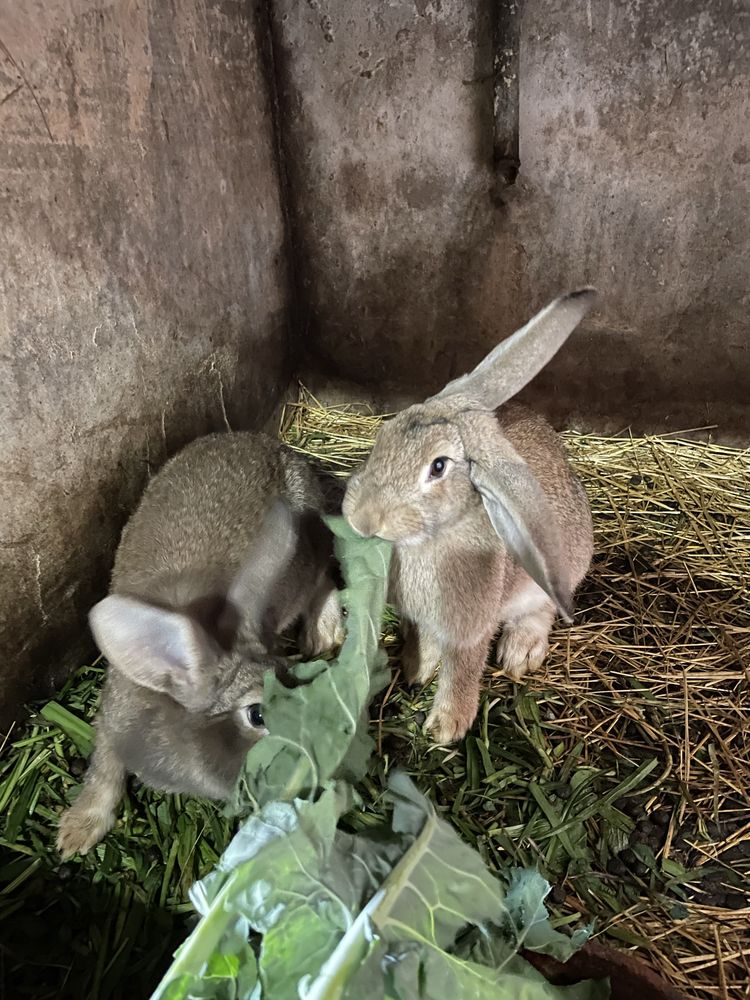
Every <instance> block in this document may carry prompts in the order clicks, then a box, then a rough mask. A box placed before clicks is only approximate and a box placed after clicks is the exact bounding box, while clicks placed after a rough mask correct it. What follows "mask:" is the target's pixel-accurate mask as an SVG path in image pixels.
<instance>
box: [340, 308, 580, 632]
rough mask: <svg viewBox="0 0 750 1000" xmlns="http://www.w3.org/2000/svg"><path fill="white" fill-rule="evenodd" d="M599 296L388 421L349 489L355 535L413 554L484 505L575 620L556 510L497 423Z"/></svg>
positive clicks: (530, 326) (552, 313) (558, 312)
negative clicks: (412, 548) (564, 582)
mask: <svg viewBox="0 0 750 1000" xmlns="http://www.w3.org/2000/svg"><path fill="white" fill-rule="evenodd" d="M595 295H596V293H595V292H594V290H593V289H591V288H583V289H580V290H579V291H576V292H571V293H570V294H568V295H565V296H562V297H561V298H559V299H556V300H555V301H554V302H552V303H550V304H549V305H548V306H546V307H545V308H544V309H543V310H542V311H541V312H539V313H537V315H536V316H534V318H533V319H532V320H531V321H530V322H529V323H527V324H526V326H524V327H522V328H521V329H520V330H517V331H516V333H514V334H513V335H512V336H511V337H509V338H508V339H507V340H504V341H503V342H502V343H500V344H499V345H498V346H497V347H496V348H495V349H494V350H493V351H491V352H490V354H488V355H487V357H486V358H485V359H484V360H483V361H481V362H480V363H479V365H477V367H476V368H475V369H474V370H473V371H472V372H470V373H469V374H468V375H463V376H461V377H460V378H458V379H456V380H454V381H453V382H450V383H449V384H448V385H447V386H446V387H445V388H444V389H443V390H442V391H441V392H440V393H438V394H437V395H436V396H432V397H431V398H430V399H428V400H426V402H424V403H421V404H419V405H416V406H412V407H409V409H407V410H405V411H403V412H402V413H400V414H398V415H397V416H396V417H394V418H393V419H392V420H389V421H386V422H385V423H384V424H383V425H382V426H381V428H380V430H379V431H378V435H377V438H376V440H375V444H374V446H373V449H372V452H371V454H370V456H369V458H368V460H367V462H366V464H365V465H364V467H363V468H362V469H361V470H360V471H358V472H357V473H355V474H354V475H353V476H352V477H351V479H350V481H349V485H348V488H347V492H346V496H345V498H344V503H343V505H342V510H343V513H344V516H345V517H346V519H347V520H348V522H349V524H350V525H351V526H352V528H353V529H354V530H355V531H357V532H359V533H360V534H362V535H365V536H371V535H377V536H378V537H380V538H384V539H387V540H389V541H392V542H394V543H395V544H397V545H414V544H419V543H421V542H423V541H425V540H426V539H428V538H430V537H432V536H434V535H436V534H437V533H438V532H439V531H440V532H443V531H448V532H449V531H450V526H451V524H452V523H456V522H457V521H458V520H459V519H461V518H463V517H464V516H465V515H466V514H467V512H468V511H469V510H470V509H471V508H472V506H479V504H480V503H481V504H484V508H485V510H486V512H487V514H488V515H489V519H490V521H491V522H492V525H493V527H494V528H495V530H496V532H497V533H498V535H499V536H500V538H501V539H502V541H503V542H504V543H505V545H506V547H507V549H508V551H509V552H510V553H511V555H512V556H513V557H514V558H515V559H516V560H517V561H518V562H519V563H520V564H521V565H522V566H523V568H524V569H525V570H526V571H527V572H528V573H529V575H530V576H531V577H532V579H534V580H535V581H536V582H537V583H538V584H539V586H541V587H542V588H543V589H544V590H546V591H547V593H548V594H549V595H550V596H551V597H552V599H553V600H554V601H555V603H556V604H557V606H558V608H559V610H560V611H561V612H562V614H563V615H564V616H565V617H568V615H569V595H566V594H565V593H564V588H563V587H562V586H561V585H560V582H559V581H560V580H561V579H563V578H564V577H565V575H566V574H565V573H564V569H563V567H560V566H558V565H556V560H557V555H556V549H557V546H556V540H555V535H554V533H555V528H554V523H553V519H552V518H551V517H550V515H549V511H548V505H547V502H546V500H545V497H544V494H543V493H542V490H541V487H540V486H539V484H538V483H537V481H536V479H535V478H534V477H533V475H532V474H531V472H530V470H529V469H528V466H527V465H526V464H525V462H524V461H523V459H522V458H521V457H520V456H519V455H518V453H517V452H516V451H515V450H514V449H513V448H512V446H511V445H510V444H509V442H507V441H505V440H504V439H503V438H502V436H501V435H500V433H499V430H498V424H497V421H496V419H495V416H494V414H495V411H496V410H497V408H498V407H499V406H501V405H502V404H503V403H505V402H506V401H507V400H509V399H510V398H511V397H513V396H515V395H516V393H517V392H519V391H520V390H521V389H522V388H523V387H524V386H525V385H526V384H527V383H528V382H530V381H531V379H532V378H534V376H535V375H537V374H538V372H539V371H540V370H541V369H542V368H543V367H544V365H546V364H547V362H548V361H549V360H550V359H551V358H552V357H553V356H554V354H555V353H556V352H557V351H558V350H559V348H560V347H561V346H562V345H563V344H564V343H565V341H566V340H567V338H568V336H569V335H570V334H571V333H572V331H573V330H574V329H575V327H576V326H577V325H578V323H579V322H580V321H581V319H583V317H584V316H585V314H586V313H587V312H588V311H589V309H590V308H591V306H592V304H593V302H594V299H595Z"/></svg>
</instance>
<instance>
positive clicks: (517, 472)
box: [470, 458, 573, 624]
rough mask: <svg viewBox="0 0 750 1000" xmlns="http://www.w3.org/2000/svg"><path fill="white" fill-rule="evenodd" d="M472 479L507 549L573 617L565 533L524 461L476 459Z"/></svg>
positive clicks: (561, 609) (567, 615)
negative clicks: (561, 536) (565, 562)
mask: <svg viewBox="0 0 750 1000" xmlns="http://www.w3.org/2000/svg"><path fill="white" fill-rule="evenodd" d="M470 476H471V481H472V483H473V484H474V488H475V489H476V490H477V492H478V493H479V495H480V496H481V498H482V502H483V503H484V508H485V510H486V511H487V514H488V516H489V519H490V521H491V522H492V527H493V528H494V529H495V531H496V532H497V534H498V535H499V536H500V538H501V539H502V541H503V543H504V544H505V546H506V548H507V549H508V552H509V553H510V555H511V556H512V557H513V559H515V560H516V562H517V563H518V564H519V565H520V566H522V567H523V569H525V570H526V572H527V573H528V574H529V576H530V577H531V579H532V580H533V581H534V582H535V583H536V584H538V585H539V586H540V587H541V588H542V590H544V591H545V592H546V593H547V594H548V595H549V597H550V598H551V599H552V600H553V601H554V602H555V606H556V607H557V609H558V611H559V612H560V614H561V615H562V617H563V619H564V620H565V621H566V622H567V623H568V624H570V622H571V621H572V613H573V612H572V594H571V592H570V589H569V588H568V587H567V586H566V585H565V584H564V583H563V581H564V580H565V579H566V577H567V575H568V574H567V573H565V569H564V565H563V556H562V551H561V545H560V539H559V536H558V534H557V531H556V529H555V527H554V524H555V522H554V518H553V516H552V512H551V511H550V509H549V505H548V504H547V500H546V498H545V496H544V493H543V492H542V488H541V486H540V485H539V483H538V482H537V481H536V479H535V478H534V476H533V475H532V473H531V470H530V469H529V468H528V466H527V465H525V464H524V463H522V462H514V461H510V460H508V459H504V458H503V459H497V460H495V461H493V462H492V463H491V464H487V463H479V462H471V464H470Z"/></svg>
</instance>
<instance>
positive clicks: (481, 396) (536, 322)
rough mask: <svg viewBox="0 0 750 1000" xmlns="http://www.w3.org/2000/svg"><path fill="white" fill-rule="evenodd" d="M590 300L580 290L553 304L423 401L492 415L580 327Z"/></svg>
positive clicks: (588, 293)
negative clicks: (475, 365)
mask: <svg viewBox="0 0 750 1000" xmlns="http://www.w3.org/2000/svg"><path fill="white" fill-rule="evenodd" d="M595 298H596V291H595V290H594V289H593V288H580V289H579V290H578V291H576V292H570V293H569V294H568V295H563V296H561V297H560V298H558V299H555V300H554V302H551V303H550V304H549V305H548V306H546V307H545V308H544V309H542V311H541V312H538V313H537V314H536V316H534V318H533V319H531V320H529V322H528V323H527V324H526V326H523V327H521V329H520V330H516V332H515V333H514V334H513V335H512V336H510V337H508V338H507V340H504V341H502V343H500V344H498V345H497V347H496V348H495V349H494V350H493V351H490V353H489V354H488V355H487V357H486V358H485V359H484V361H480V362H479V364H478V365H477V367H476V368H475V369H474V370H473V371H472V372H469V374H468V375H462V376H461V377H460V378H457V379H454V381H453V382H449V383H448V385H446V387H445V388H444V389H443V390H442V391H441V392H439V393H438V394H437V395H436V396H432V397H431V398H430V399H428V400H427V402H428V403H430V402H433V401H434V400H440V401H441V402H442V401H445V402H447V403H450V404H451V406H454V407H455V409H457V410H464V409H465V410H471V409H481V410H496V409H497V408H498V406H502V404H503V403H505V402H506V401H507V400H509V399H511V398H512V397H513V396H515V395H516V393H518V392H520V391H521V389H523V387H524V386H525V385H526V384H527V383H528V382H530V381H531V380H532V379H533V378H534V376H535V375H538V374H539V372H540V371H541V370H542V368H544V366H545V365H546V364H547V363H548V362H549V361H550V360H551V359H552V358H553V357H554V355H555V354H556V353H557V352H558V351H559V349H560V348H561V347H562V345H563V344H564V343H565V341H566V340H567V339H568V337H569V336H570V334H571V333H572V332H573V330H575V328H576V327H577V326H578V324H579V323H580V322H581V320H582V319H583V317H584V316H585V315H586V313H587V312H588V311H589V309H590V308H591V306H592V305H593V303H594V300H595Z"/></svg>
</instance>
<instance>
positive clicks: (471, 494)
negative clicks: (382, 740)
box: [343, 288, 595, 743]
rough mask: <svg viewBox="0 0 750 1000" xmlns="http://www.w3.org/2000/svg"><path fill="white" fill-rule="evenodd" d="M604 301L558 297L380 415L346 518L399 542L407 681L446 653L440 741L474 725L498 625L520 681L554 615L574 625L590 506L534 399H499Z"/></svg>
mask: <svg viewBox="0 0 750 1000" xmlns="http://www.w3.org/2000/svg"><path fill="white" fill-rule="evenodd" d="M594 298H595V292H594V290H593V289H589V288H584V289H581V290H580V291H576V292H572V293H571V294H569V295H566V296H563V297H562V298H559V299H556V300H555V301H554V302H552V303H551V304H550V305H548V306H547V307H546V308H545V309H543V310H542V311H541V312H540V313H538V314H537V315H536V316H535V317H534V318H533V319H532V320H531V321H530V322H529V323H527V325H526V326H524V327H523V328H522V329H520V330H518V331H517V332H516V333H515V334H513V336H512V337H509V338H508V339H507V340H505V341H503V342H502V343H501V344H499V345H498V346H497V347H496V348H495V349H494V350H493V351H492V352H491V353H490V354H489V355H488V356H487V357H486V358H485V359H484V361H482V362H481V363H480V364H479V365H478V366H477V367H476V368H475V369H474V370H473V371H472V372H471V373H470V374H468V375H464V376H462V377H461V378H458V379H456V380H455V381H453V382H450V383H449V384H448V385H447V386H446V387H445V388H444V389H443V390H442V392H440V393H439V394H438V395H437V396H433V397H431V398H430V399H428V400H427V401H426V402H425V403H422V404H419V405H417V406H411V407H409V408H408V409H407V410H404V411H403V412H402V413H400V414H398V415H397V416H396V417H395V418H393V419H392V420H389V421H387V422H386V423H384V424H383V425H382V427H381V428H380V430H379V432H378V435H377V438H376V441H375V445H374V447H373V449H372V453H371V454H370V457H369V458H368V460H367V463H366V464H365V466H364V468H363V469H362V470H361V471H360V472H358V473H356V474H355V475H353V476H352V478H351V479H350V480H349V485H348V488H347V492H346V495H345V497H344V503H343V513H344V516H345V517H346V519H347V520H348V522H349V524H350V525H351V526H352V528H353V529H354V530H355V531H357V532H359V533H360V534H361V535H365V536H372V535H377V536H378V537H380V538H384V539H387V540H389V541H392V542H394V555H393V560H392V562H391V577H390V589H389V600H390V601H391V603H393V604H394V605H395V606H396V608H397V609H398V610H399V612H400V614H401V621H402V626H403V630H404V638H405V643H404V652H403V661H402V665H403V670H404V674H405V677H406V680H407V682H409V683H412V684H413V683H418V684H426V683H427V682H428V681H429V680H430V679H431V678H432V676H433V674H434V673H435V670H436V668H437V665H438V663H439V662H442V668H441V673H440V678H439V682H438V688H437V694H436V696H435V702H434V705H433V708H432V711H431V712H430V715H429V717H428V719H427V726H428V727H429V728H430V729H431V730H432V732H433V734H434V736H435V738H436V739H437V741H438V742H440V743H449V742H451V741H453V740H457V739H460V738H461V737H463V736H464V735H465V733H466V732H467V730H468V729H469V728H470V726H471V725H472V723H473V722H474V719H475V717H476V713H477V709H478V707H479V688H480V682H481V677H482V673H483V670H484V666H485V663H486V661H487V656H488V653H489V649H490V646H491V643H492V640H493V637H494V635H495V633H496V631H497V628H498V625H499V624H501V623H502V625H503V626H504V628H503V634H502V638H501V640H500V642H499V645H498V650H497V659H498V662H499V663H501V664H502V666H503V667H504V669H505V671H506V673H508V674H509V675H510V676H511V677H512V678H514V679H519V678H520V677H522V676H523V675H524V674H525V673H526V671H527V670H531V669H534V668H536V667H538V666H539V665H540V664H541V663H542V661H543V660H544V657H545V655H546V653H547V648H548V636H549V631H550V628H551V626H552V622H553V621H554V618H555V611H556V610H557V611H559V612H560V613H561V614H562V615H563V617H564V618H565V619H566V621H568V622H569V621H570V616H571V614H572V598H573V594H574V591H575V589H576V587H577V586H578V585H579V583H580V582H581V580H582V579H583V577H584V576H585V574H586V572H587V570H588V568H589V564H590V562H591V556H592V552H593V535H592V524H591V512H590V509H589V505H588V501H587V498H586V495H585V493H584V490H583V488H582V486H581V484H580V483H579V481H578V480H577V479H576V477H575V475H574V474H573V472H572V470H571V468H570V466H569V465H568V462H567V459H566V456H565V453H564V451H563V447H562V444H561V442H560V440H559V438H558V437H557V435H556V434H555V432H554V431H553V430H552V428H551V427H550V426H549V424H547V423H546V421H545V420H543V419H542V418H541V417H539V416H537V415H536V414H534V413H533V412H531V411H530V410H528V409H526V408H525V407H522V406H520V405H517V404H511V405H508V406H504V407H502V408H501V405H502V404H503V403H505V401H506V400H508V399H510V398H511V397H512V396H514V395H515V394H516V393H517V392H519V391H520V389H522V388H523V386H524V385H525V384H526V383H527V382H529V381H530V380H531V379H532V378H533V377H534V376H535V375H536V374H537V373H538V372H539V371H540V370H541V369H542V368H543V367H544V365H545V364H546V363H547V362H548V361H549V360H550V358H552V356H553V355H554V354H555V353H556V352H557V350H558V349H559V348H560V347H561V346H562V344H563V343H564V342H565V340H566V339H567V338H568V336H569V335H570V333H571V332H572V331H573V330H574V329H575V327H576V326H577V324H578V323H579V322H580V320H581V319H582V318H583V316H584V315H585V314H586V313H587V312H588V310H589V308H590V307H591V305H592V303H593V301H594ZM493 529H494V530H493Z"/></svg>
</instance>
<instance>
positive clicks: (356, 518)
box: [349, 510, 383, 538]
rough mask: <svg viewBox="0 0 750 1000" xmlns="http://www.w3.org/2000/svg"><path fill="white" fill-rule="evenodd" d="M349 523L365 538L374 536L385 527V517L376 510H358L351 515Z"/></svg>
mask: <svg viewBox="0 0 750 1000" xmlns="http://www.w3.org/2000/svg"><path fill="white" fill-rule="evenodd" d="M349 524H350V525H351V526H352V528H353V529H354V530H355V531H356V532H357V534H358V535H361V536H362V537H363V538H372V537H373V536H374V535H377V534H378V532H379V531H381V530H382V527H383V519H382V517H381V516H380V515H379V514H377V513H376V512H375V511H371V510H358V511H357V512H356V513H355V514H352V515H350V517H349Z"/></svg>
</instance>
